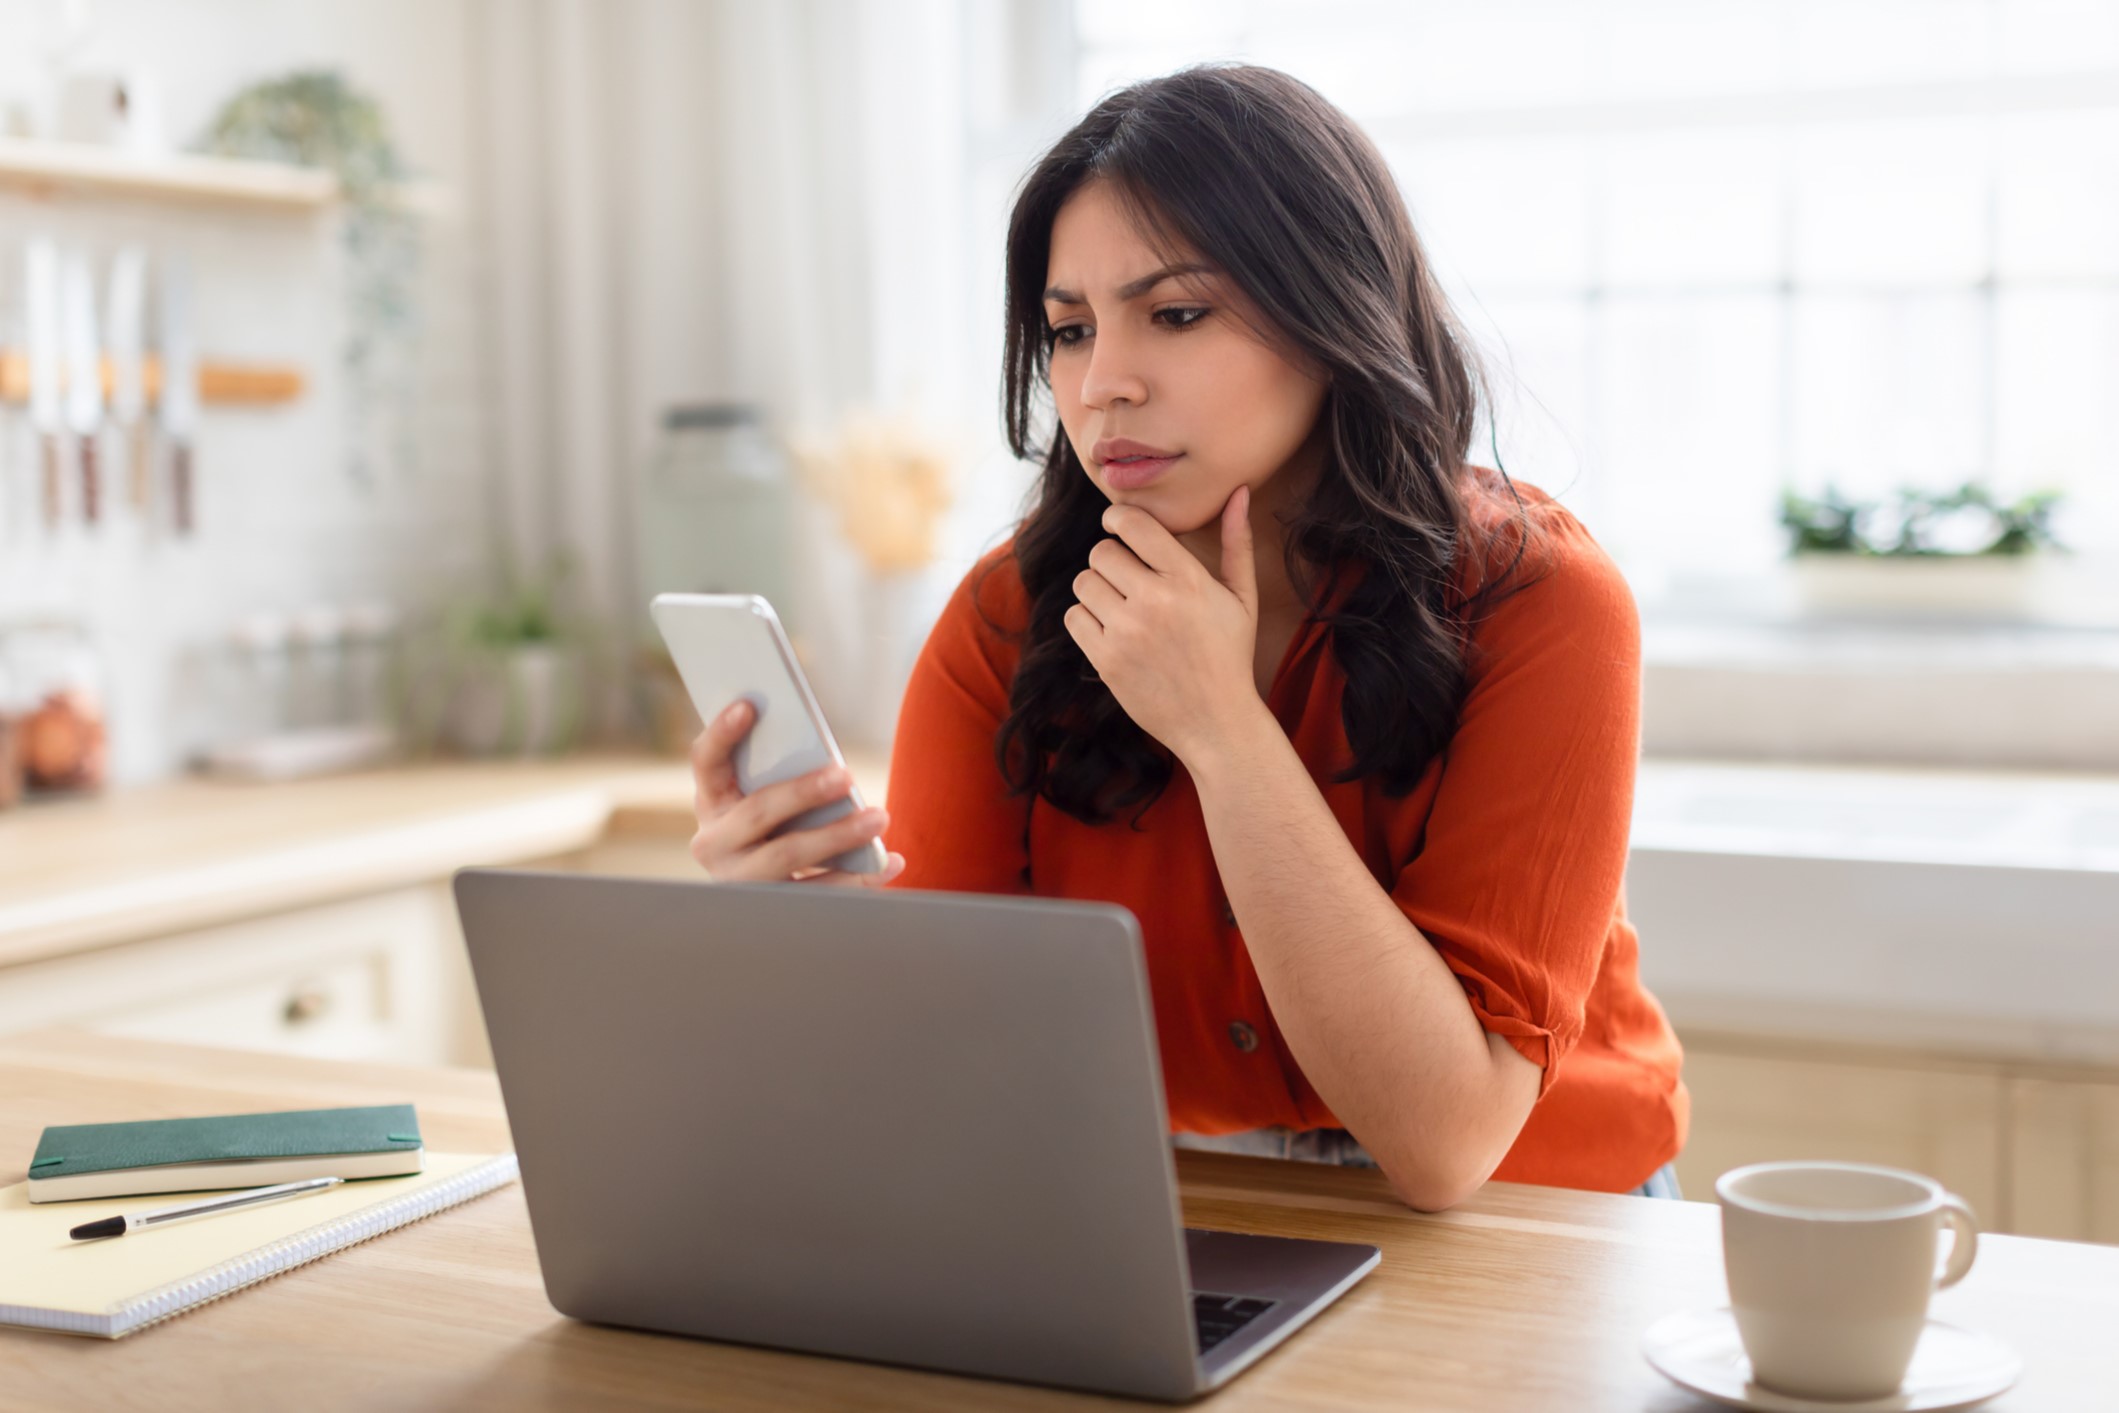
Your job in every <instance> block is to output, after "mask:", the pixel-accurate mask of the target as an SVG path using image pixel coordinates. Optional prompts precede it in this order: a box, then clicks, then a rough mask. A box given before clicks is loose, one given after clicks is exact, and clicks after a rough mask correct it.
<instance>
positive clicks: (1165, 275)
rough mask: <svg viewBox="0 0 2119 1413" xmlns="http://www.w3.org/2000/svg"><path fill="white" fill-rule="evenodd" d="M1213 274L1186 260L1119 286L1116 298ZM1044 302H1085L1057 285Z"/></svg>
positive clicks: (1206, 267)
mask: <svg viewBox="0 0 2119 1413" xmlns="http://www.w3.org/2000/svg"><path fill="white" fill-rule="evenodd" d="M1213 272H1214V267H1213V266H1211V265H1208V264H1205V263H1203V262H1201V261H1197V260H1188V261H1185V262H1183V263H1181V264H1177V265H1165V266H1163V267H1162V268H1161V269H1160V270H1157V271H1155V272H1154V273H1153V274H1148V275H1142V276H1141V277H1140V278H1139V279H1137V280H1132V281H1129V282H1128V283H1126V284H1123V285H1120V286H1119V287H1118V297H1119V299H1120V300H1121V301H1123V300H1128V299H1138V298H1140V297H1141V296H1142V295H1144V294H1146V293H1147V292H1148V291H1149V290H1151V289H1154V288H1155V287H1156V286H1157V285H1159V284H1161V283H1162V282H1163V281H1164V280H1170V279H1175V278H1177V277H1178V276H1179V275H1209V274H1212V273H1213ZM1045 302H1046V303H1047V304H1081V303H1084V302H1085V301H1084V300H1083V299H1082V297H1081V294H1080V292H1079V291H1077V290H1071V289H1061V288H1060V287H1059V286H1058V285H1054V286H1053V287H1052V288H1051V289H1048V290H1046V291H1045Z"/></svg>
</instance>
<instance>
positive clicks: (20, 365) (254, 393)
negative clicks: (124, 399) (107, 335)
mask: <svg viewBox="0 0 2119 1413" xmlns="http://www.w3.org/2000/svg"><path fill="white" fill-rule="evenodd" d="M100 362H101V365H102V368H101V371H102V377H103V393H104V396H105V397H106V398H107V397H108V396H109V395H110V390H111V384H112V378H111V367H110V360H109V359H108V358H105V359H102V360H100ZM304 381H305V380H304V379H303V377H302V373H301V370H300V369H298V368H292V367H288V366H286V365H284V364H262V363H225V362H220V361H218V360H215V359H211V358H207V359H201V360H200V362H199V401H201V402H210V403H227V404H248V405H251V406H259V405H264V404H268V403H275V402H292V401H294V400H295V399H296V398H298V397H300V396H301V395H302V391H303V387H304ZM140 383H141V387H142V389H143V390H144V391H145V393H146V395H147V400H148V402H150V403H154V402H159V401H160V400H161V395H162V360H161V359H160V358H159V357H157V356H156V355H154V354H151V353H150V354H148V355H147V357H146V358H145V359H143V360H142V362H141V370H140ZM28 401H29V359H28V358H27V357H26V356H25V355H23V354H21V353H16V352H11V351H9V350H6V349H0V404H6V403H26V402H28Z"/></svg>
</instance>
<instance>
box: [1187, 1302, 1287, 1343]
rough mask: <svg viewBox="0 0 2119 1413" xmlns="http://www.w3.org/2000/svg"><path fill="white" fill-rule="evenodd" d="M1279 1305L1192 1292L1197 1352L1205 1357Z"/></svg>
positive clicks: (1193, 1323)
mask: <svg viewBox="0 0 2119 1413" xmlns="http://www.w3.org/2000/svg"><path fill="white" fill-rule="evenodd" d="M1279 1303H1280V1302H1279V1301H1277V1300H1252V1299H1250V1298H1248V1297H1246V1296H1241V1295H1209V1294H1207V1293H1206V1292H1205V1291H1200V1290H1195V1291H1193V1292H1192V1325H1193V1328H1194V1329H1196V1330H1197V1331H1198V1332H1199V1352H1200V1353H1201V1354H1205V1353H1206V1352H1207V1351H1208V1350H1210V1349H1212V1348H1213V1347H1214V1346H1215V1345H1217V1344H1220V1343H1221V1342H1222V1341H1223V1340H1225V1339H1227V1338H1228V1337H1229V1336H1230V1335H1232V1334H1235V1333H1236V1332H1237V1331H1238V1330H1240V1329H1242V1328H1243V1327H1244V1326H1245V1325H1248V1324H1250V1323H1251V1321H1253V1320H1255V1319H1257V1318H1258V1317H1259V1316H1260V1315H1263V1314H1264V1313H1265V1312H1266V1311H1268V1310H1270V1309H1272V1308H1273V1307H1274V1306H1275V1305H1277V1304H1279Z"/></svg>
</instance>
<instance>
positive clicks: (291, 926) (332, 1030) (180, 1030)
mask: <svg viewBox="0 0 2119 1413" xmlns="http://www.w3.org/2000/svg"><path fill="white" fill-rule="evenodd" d="M475 1022H476V1017H475V1014H473V1007H472V996H471V991H470V978H469V969H468V966H467V965H466V964H465V962H464V960H463V947H462V943H461V941H460V933H459V931H458V928H457V923H456V914H455V907H454V905H453V903H452V902H451V900H450V898H449V896H448V891H447V885H446V883H445V882H437V883H431V884H422V885H417V886H413V887H408V888H398V889H392V890H389V891H385V892H381V893H376V894H372V895H369V896H366V897H359V898H351V899H343V900H339V901H335V902H330V903H322V904H318V905H315V906H311V907H305V908H293V909H287V910H284V911H280V912H275V913H268V914H266V915H264V916H260V917H253V918H245V919H243V920H241V921H238V922H230V923H224V924H221V925H218V926H213V927H205V928H197V929H193V930H189V931H184V932H178V933H174V934H171V935H169V936H165V937H158V938H153V939H149V940H144V941H138V942H131V943H127V944H126V945H123V946H118V947H104V948H95V949H91V950H87V951H82V952H76V953H73V954H71V955H68V956H62V957H53V958H50V959H48V960H45V961H42V962H39V963H36V964H35V965H30V966H20V967H11V968H8V969H7V970H6V972H5V973H4V980H0V1033H5V1032H8V1031H16V1030H28V1029H33V1028H36V1027H40V1026H49V1025H80V1026H84V1027H87V1028H89V1029H93V1030H97V1031H101V1032H105V1033H109V1034H115V1035H126V1036H133V1037H137V1038H141V1039H151V1040H180V1041H187V1042H190V1043H193V1044H201V1043H204V1044H216V1045H227V1046H233V1047H236V1048H239V1049H257V1050H276V1051H281V1052H284V1053H288V1054H297V1055H311V1056H316V1057H319V1058H330V1059H370V1060H391V1061H405V1062H409V1063H419V1064H462V1063H469V1062H475V1061H476V1060H477V1059H478V1058H479V1057H480V1056H481V1055H482V1054H483V1053H484V1052H483V1036H482V1034H481V1033H480V1032H479V1031H478V1030H477V1028H476V1024H475Z"/></svg>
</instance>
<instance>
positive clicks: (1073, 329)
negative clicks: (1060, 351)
mask: <svg viewBox="0 0 2119 1413" xmlns="http://www.w3.org/2000/svg"><path fill="white" fill-rule="evenodd" d="M1085 332H1087V330H1085V329H1083V327H1082V326H1081V325H1080V324H1069V325H1067V326H1066V327H1065V328H1061V329H1049V330H1047V331H1046V333H1045V342H1046V343H1048V344H1056V345H1058V346H1059V347H1061V348H1068V347H1071V346H1072V345H1074V344H1078V343H1080V342H1081V337H1080V335H1082V334H1083V333H1085Z"/></svg>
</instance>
